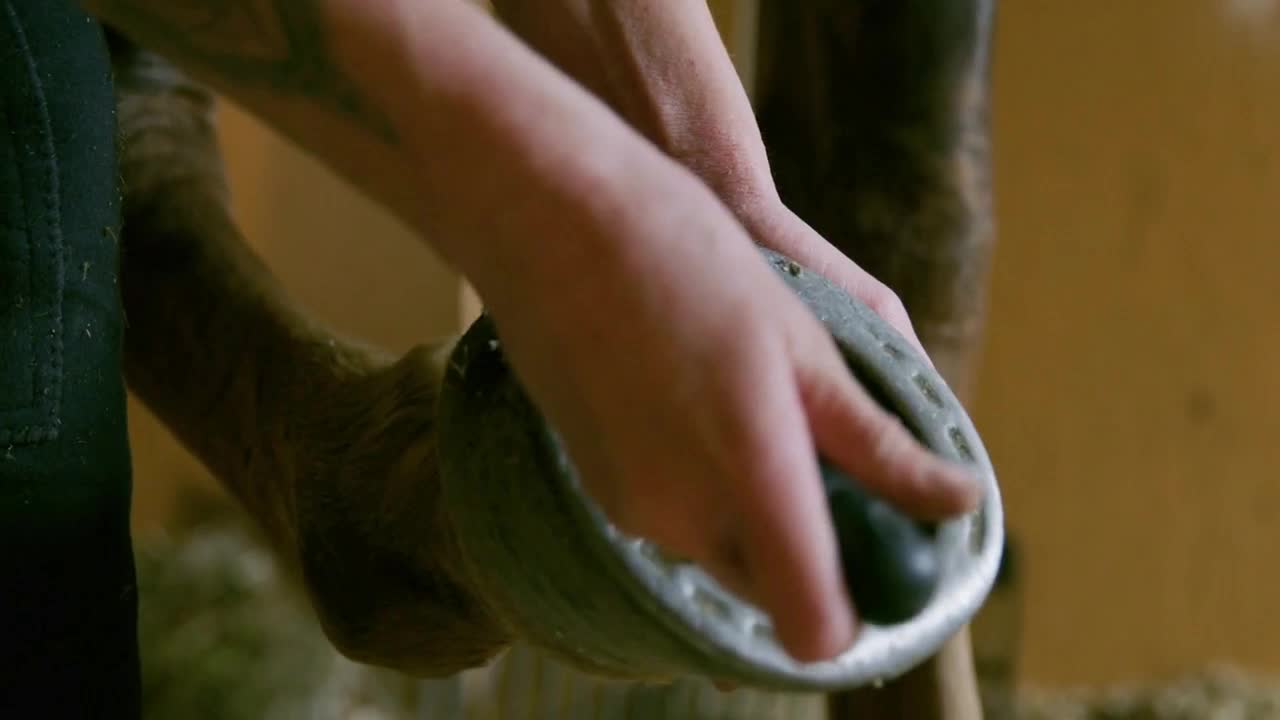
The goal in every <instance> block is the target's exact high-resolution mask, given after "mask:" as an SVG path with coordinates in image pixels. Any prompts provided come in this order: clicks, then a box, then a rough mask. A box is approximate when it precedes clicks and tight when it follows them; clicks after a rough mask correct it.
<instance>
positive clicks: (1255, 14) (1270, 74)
mask: <svg viewBox="0 0 1280 720" xmlns="http://www.w3.org/2000/svg"><path fill="white" fill-rule="evenodd" d="M712 4H713V6H715V7H716V10H717V13H718V15H719V17H720V18H721V19H722V21H723V27H724V30H725V36H726V38H727V40H728V42H729V43H730V45H731V46H733V43H734V42H736V41H737V40H740V38H741V36H742V33H744V32H749V31H750V27H751V26H750V24H749V22H748V23H745V24H744V23H743V22H742V21H741V18H742V17H743V16H736V18H735V15H734V13H735V10H736V9H741V7H742V6H749V5H750V3H745V4H744V3H740V2H733V1H731V0H726V1H725V2H718V3H712ZM1278 5H1280V3H1277V2H1276V1H1275V0H1161V1H1160V2H1158V3H1157V2H1136V1H1133V0H1130V1H1128V2H1093V3H1064V2H1047V1H1037V0H1018V1H1017V2H1002V3H1000V9H999V15H998V20H997V31H996V40H997V42H996V48H995V56H994V57H995V66H994V75H993V92H994V106H993V117H992V122H993V137H994V142H995V201H996V220H997V233H998V239H997V247H996V252H995V265H994V272H993V276H992V285H991V308H990V321H989V325H988V331H987V340H986V344H985V352H984V355H983V360H982V367H981V372H980V374H979V378H980V379H979V382H978V386H977V394H976V399H975V400H974V402H973V403H972V404H971V408H970V409H971V411H972V412H973V414H974V416H975V420H976V422H977V424H978V428H979V430H980V431H981V432H982V433H983V436H984V439H985V441H986V443H987V445H988V448H989V450H990V452H991V454H992V456H993V459H994V461H995V463H996V469H997V472H998V473H999V477H1000V480H1001V482H1002V485H1003V489H1004V492H1005V495H1006V502H1007V508H1006V509H1007V513H1008V516H1009V523H1010V526H1011V529H1012V530H1013V531H1014V532H1015V533H1017V536H1018V537H1019V538H1020V540H1021V542H1022V560H1023V562H1022V570H1023V574H1022V575H1021V595H1022V603H1023V606H1024V608H1025V610H1024V618H1023V625H1022V632H1021V635H1020V640H1019V643H1020V645H1019V649H1020V652H1019V657H1020V662H1019V674H1020V676H1021V678H1022V680H1023V682H1025V683H1027V684H1034V685H1037V686H1041V687H1066V686H1075V685H1084V684H1089V685H1095V684H1112V683H1118V682H1140V681H1144V680H1146V679H1150V678H1155V677H1161V676H1164V675H1167V674H1168V673H1171V672H1180V671H1184V670H1188V669H1194V668H1199V667H1202V666H1204V665H1206V664H1211V663H1215V662H1220V661H1225V662H1232V663H1235V664H1238V665H1242V666H1245V667H1248V668H1252V669H1255V670H1259V671H1266V672H1273V673H1280V617H1278V616H1277V614H1276V610H1277V608H1280V571H1278V570H1277V568H1278V564H1277V561H1276V559H1275V557H1274V555H1273V553H1274V551H1275V550H1276V549H1277V547H1278V546H1280V370H1278V368H1280V319H1277V318H1278V315H1277V313H1278V312H1280V270H1278V269H1277V268H1280V242H1277V240H1280V218H1278V217H1277V210H1280V7H1278ZM736 59H738V60H739V61H742V60H743V59H744V58H743V57H742V56H741V55H739V56H738V57H737V58H736ZM743 67H744V68H746V69H748V70H749V63H746V64H744V66H743ZM221 128H222V133H223V142H224V147H225V152H226V156H227V161H228V163H229V166H230V172H231V177H232V183H233V191H234V195H235V204H236V210H237V213H238V215H239V219H240V222H241V223H242V224H243V226H244V228H245V229H246V231H247V234H248V236H249V238H250V239H251V240H252V241H253V242H254V243H255V245H256V247H257V249H258V250H259V251H260V252H261V254H262V255H263V256H264V257H265V258H266V260H267V261H268V263H269V264H270V265H271V266H272V267H273V268H274V269H275V270H276V271H277V272H278V273H279V275H280V277H281V278H282V279H283V281H284V283H285V285H286V286H287V287H288V288H290V290H291V291H292V292H293V293H294V294H295V295H296V296H297V297H299V298H300V299H302V300H303V301H304V302H305V303H306V304H308V305H309V306H310V308H311V309H312V310H313V311H314V312H315V313H316V314H317V315H319V316H321V317H323V318H324V319H326V320H328V321H329V322H331V323H333V324H334V325H336V326H337V327H339V328H340V329H342V330H344V331H346V332H348V333H350V334H356V335H360V336H362V337H365V338H367V339H369V340H372V341H374V342H377V343H381V344H382V345H384V346H386V347H389V348H392V349H397V350H403V349H406V348H408V347H409V346H411V345H413V344H415V343H418V342H422V341H425V340H428V339H431V338H434V337H437V336H440V335H443V334H446V333H450V332H453V331H456V330H457V329H459V328H460V327H461V325H462V323H463V322H464V321H465V318H466V317H468V315H467V313H468V312H469V311H468V310H467V307H466V306H467V303H466V302H465V301H464V299H463V298H464V294H463V287H462V282H461V280H460V279H459V278H458V277H457V276H456V275H455V274H454V273H453V272H452V271H451V270H450V269H449V268H447V267H445V266H444V265H443V264H442V263H441V262H440V261H439V260H438V258H436V257H435V256H434V255H433V254H432V253H431V252H430V251H428V250H427V249H426V248H425V247H424V245H423V244H422V243H421V242H419V241H418V240H417V239H416V238H415V237H413V236H411V235H410V234H408V233H407V232H406V231H405V229H404V228H402V227H401V226H399V225H398V224H397V223H396V222H395V221H394V220H392V219H391V218H390V217H389V216H388V215H387V214H386V213H384V212H382V211H381V210H380V209H378V208H376V207H375V206H373V205H371V204H370V203H369V202H367V201H366V200H365V199H364V198H363V197H361V196H359V195H358V194H356V193H355V192H354V191H353V190H351V189H350V188H349V187H348V186H347V185H345V184H344V183H343V182H341V181H340V180H337V179H335V178H334V177H333V176H332V175H331V174H329V173H328V172H327V171H326V170H324V169H322V168H321V167H320V166H319V165H318V164H317V163H315V162H314V161H312V160H310V159H309V158H307V157H306V156H304V155H302V154H301V153H299V152H298V151H297V150H295V149H294V148H292V147H291V146H289V145H288V144H286V143H283V142H281V141H280V140H279V139H277V138H276V137H274V136H273V135H272V134H271V133H270V132H268V131H266V130H265V129H264V128H263V127H262V126H261V125H259V124H258V123H256V122H255V121H253V120H252V119H250V118H248V117H246V116H245V115H243V114H241V113H240V112H239V111H237V110H236V109H235V108H234V107H231V106H224V108H223V110H222V116H221ZM131 410H132V413H133V415H132V419H131V422H132V436H133V442H134V453H135V464H136V500H135V514H134V518H135V524H136V526H137V530H138V532H139V534H140V537H144V538H145V537H149V536H153V535H156V534H158V533H160V532H161V531H162V530H163V529H164V528H166V527H167V525H168V524H169V523H171V521H172V518H173V508H174V498H175V497H176V496H177V492H178V489H179V488H182V487H198V488H205V489H208V488H212V487H213V484H212V481H210V480H209V478H208V476H207V474H206V473H205V471H204V470H203V469H202V468H201V467H200V466H199V465H198V464H197V463H195V462H194V461H193V460H192V459H191V458H190V457H189V456H188V455H187V454H186V453H185V452H183V451H182V450H181V449H180V448H179V447H178V446H177V444H176V443H175V442H174V441H173V440H172V438H171V437H170V436H169V435H168V434H167V433H166V432H165V431H164V430H163V428H161V427H160V426H159V425H158V424H157V423H156V422H155V421H154V419H153V418H152V417H151V416H150V415H149V414H148V413H147V412H146V411H145V409H143V408H142V407H140V406H138V405H136V404H135V405H134V406H133V407H132V408H131Z"/></svg>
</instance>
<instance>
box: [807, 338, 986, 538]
mask: <svg viewBox="0 0 1280 720" xmlns="http://www.w3.org/2000/svg"><path fill="white" fill-rule="evenodd" d="M829 355H831V356H833V359H828V360H827V361H826V362H823V363H822V364H821V366H819V367H820V368H821V369H820V370H815V371H812V372H810V373H809V376H808V377H807V378H805V380H804V381H803V382H802V387H803V394H804V404H805V408H806V410H807V411H808V414H809V421H810V427H811V430H812V432H813V437H814V441H815V444H816V445H817V447H818V449H819V452H820V453H821V454H822V455H823V456H824V457H827V458H829V459H830V460H831V461H832V462H834V463H835V464H836V465H837V466H839V467H841V468H843V469H844V470H845V471H846V472H848V473H850V474H851V475H853V476H854V477H856V478H857V479H858V481H859V482H860V483H862V484H863V485H864V486H865V487H866V488H867V490H869V491H870V492H873V493H875V494H877V495H879V496H880V497H882V498H884V499H886V500H888V501H889V502H891V503H893V504H894V505H896V506H898V507H899V508H900V509H901V510H903V511H904V512H906V513H907V514H909V515H913V516H915V517H917V518H920V519H928V520H935V519H943V518H946V517H951V516H954V515H957V514H960V513H963V512H967V511H969V510H972V509H973V508H974V507H975V506H976V505H977V503H978V501H979V499H980V492H981V490H980V488H979V486H978V484H977V482H976V481H975V479H974V478H973V477H972V476H971V474H970V473H968V472H967V471H966V470H965V469H964V468H962V467H960V466H958V465H955V464H952V463H949V462H947V461H945V460H943V459H942V458H940V457H939V456H937V455H936V454H934V453H933V452H931V451H929V450H928V449H927V448H925V447H924V446H923V445H921V444H920V443H919V442H918V441H917V440H916V438H915V437H914V436H913V435H912V434H911V432H910V431H909V430H908V429H907V427H906V426H905V425H903V423H902V421H901V420H900V419H899V418H898V417H897V416H896V415H894V414H893V413H891V412H889V411H887V410H885V409H884V408H883V407H881V406H880V404H879V403H878V402H876V400H875V399H874V398H873V397H871V395H870V394H868V393H867V392H866V390H865V389H864V388H863V387H862V386H861V385H860V384H859V383H858V382H857V381H856V380H855V379H854V378H853V375H852V373H850V372H849V370H848V369H847V368H846V367H845V366H844V363H843V362H842V361H841V360H840V359H839V356H838V354H837V353H835V352H834V351H833V352H831V353H829Z"/></svg>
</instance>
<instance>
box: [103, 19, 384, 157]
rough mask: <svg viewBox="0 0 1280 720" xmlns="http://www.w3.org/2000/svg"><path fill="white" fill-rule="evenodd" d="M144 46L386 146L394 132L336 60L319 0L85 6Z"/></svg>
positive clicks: (329, 27) (219, 80) (212, 77)
mask: <svg viewBox="0 0 1280 720" xmlns="http://www.w3.org/2000/svg"><path fill="white" fill-rule="evenodd" d="M84 4H85V5H86V7H88V9H89V10H91V11H92V12H94V13H95V14H97V15H98V16H99V17H101V18H102V19H103V20H104V21H105V22H107V23H109V24H111V25H114V26H116V27H118V28H119V29H120V30H121V31H122V32H124V33H125V34H126V35H129V36H131V37H133V38H134V39H135V40H136V41H137V42H138V43H139V44H140V45H144V46H148V47H150V48H152V49H154V50H156V51H157V52H160V53H162V54H164V55H168V56H169V57H170V58H171V59H173V60H174V61H176V62H177V63H179V64H182V65H185V66H187V67H188V68H190V69H192V70H193V71H195V72H197V73H200V74H203V75H205V76H206V77H208V78H209V79H210V80H213V81H215V82H217V83H219V84H225V85H227V86H229V87H232V88H241V89H245V90H266V91H270V92H273V93H279V94H284V95H293V96H296V97H300V98H305V99H308V100H310V101H314V102H317V103H320V104H322V105H324V106H325V107H327V108H328V109H330V110H331V111H334V112H337V113H339V114H341V115H342V116H343V117H345V118H347V119H348V120H351V121H353V122H356V123H358V124H359V125H360V126H361V127H363V128H364V129H366V130H368V131H369V132H372V133H373V134H375V135H376V136H377V137H378V138H379V139H380V140H382V141H383V142H386V143H388V144H394V143H395V142H396V139H397V138H396V132H395V130H394V128H393V126H392V124H391V122H390V120H389V119H388V118H387V116H386V115H385V113H383V112H382V111H381V110H380V109H379V108H377V107H375V106H374V105H373V104H372V103H370V102H369V100H368V98H367V96H366V95H365V93H363V92H362V91H361V88H360V87H359V84H358V83H357V82H355V81H354V80H353V79H352V78H350V77H349V76H348V75H347V74H346V73H345V72H344V71H343V69H342V68H341V67H340V66H339V64H338V63H337V62H336V61H335V59H334V57H333V55H332V52H331V50H332V47H331V42H330V41H331V38H332V36H333V34H334V32H336V31H338V29H337V28H334V27H333V26H332V24H331V22H330V20H329V19H328V17H327V16H326V13H325V10H324V7H323V2H322V0H85V2H84Z"/></svg>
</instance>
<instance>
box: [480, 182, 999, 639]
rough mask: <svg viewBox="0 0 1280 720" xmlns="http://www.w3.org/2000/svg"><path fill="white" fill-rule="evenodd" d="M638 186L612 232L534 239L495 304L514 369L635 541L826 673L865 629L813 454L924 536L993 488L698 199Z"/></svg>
mask: <svg viewBox="0 0 1280 720" xmlns="http://www.w3.org/2000/svg"><path fill="white" fill-rule="evenodd" d="M672 165H673V166H674V164H672ZM647 173H651V174H653V175H654V177H653V178H652V179H654V180H656V179H659V177H660V179H661V182H648V181H646V180H645V176H646V174H647ZM631 175H632V177H634V178H639V179H640V181H638V182H632V183H631V184H629V185H628V188H627V192H626V193H625V196H626V197H627V202H626V204H618V205H614V204H613V203H610V202H609V201H607V200H605V201H603V202H604V204H606V205H609V206H610V207H612V208H613V209H614V212H612V213H610V214H609V215H608V219H607V222H601V221H599V220H598V219H593V218H592V217H591V216H590V215H589V214H587V213H581V212H576V211H575V210H574V209H573V208H562V209H561V210H562V216H560V217H556V218H550V217H545V218H544V219H543V221H542V222H531V223H529V228H530V231H531V233H532V234H533V235H534V236H533V237H527V238H526V239H525V245H527V246H528V247H530V248H534V249H535V250H534V251H533V252H532V253H529V254H528V255H525V256H523V257H522V258H521V260H520V262H518V263H516V264H518V265H519V267H521V268H522V269H523V273H522V275H520V276H519V277H516V278H514V279H512V280H511V281H510V282H509V283H508V285H507V286H506V287H504V288H501V289H499V290H497V291H496V292H493V293H491V294H490V295H489V296H488V297H486V300H487V301H488V303H489V307H490V311H491V313H492V315H493V317H494V320H495V321H496V323H497V325H498V328H499V332H500V334H501V335H502V337H503V342H504V347H505V348H506V352H507V354H508V356H509V357H510V358H511V360H512V362H513V365H514V367H515V369H516V371H517V374H518V375H519V376H520V377H521V379H522V381H523V382H524V384H525V385H526V388H527V390H528V391H529V392H530V394H531V395H532V396H533V398H534V399H535V401H537V402H538V404H539V406H540V407H541V408H542V410H543V412H544V413H545V414H546V415H547V416H548V418H549V420H550V421H551V423H552V425H553V426H555V427H556V429H557V430H558V431H559V433H560V435H561V437H562V438H563V440H564V442H565V444H566V446H567V449H568V451H569V454H570V456H571V457H572V458H573V460H574V463H575V465H576V466H577V469H578V471H579V474H580V477H581V479H582V482H583V485H584V487H585V489H586V491H587V492H588V493H589V494H590V495H591V496H592V497H593V498H594V499H595V500H596V501H597V502H598V503H599V504H600V505H601V506H602V509H603V510H604V511H605V513H606V515H608V517H609V518H610V519H611V520H612V521H613V522H614V523H615V524H616V525H617V526H619V528H620V529H622V530H623V531H624V532H628V533H630V534H633V535H636V536H641V537H645V538H647V539H649V540H652V541H653V542H655V543H657V544H658V545H660V546H662V547H663V548H665V549H666V550H668V551H669V552H672V553H674V554H676V555H679V556H682V557H685V558H688V559H690V560H692V561H694V562H697V563H698V564H700V565H701V566H702V567H704V568H705V569H707V570H708V571H709V572H710V573H711V574H712V575H714V576H715V577H716V578H717V579H718V580H720V581H721V582H722V583H723V584H725V585H726V586H727V587H729V588H730V589H733V590H735V591H737V592H739V593H740V594H742V595H744V596H745V597H747V598H749V599H751V600H753V601H754V602H756V603H758V604H759V605H760V606H761V607H762V608H763V609H764V610H765V611H767V612H768V613H769V614H770V616H771V617H772V619H773V621H774V625H775V628H776V629H777V632H778V636H779V638H780V640H781V641H782V643H783V644H784V646H785V647H786V648H787V649H788V651H789V652H791V653H792V654H793V655H794V656H795V657H797V658H799V659H802V660H816V659H821V658H826V657H830V656H832V655H834V654H836V653H838V652H840V651H842V650H844V649H845V648H846V647H847V646H848V645H849V643H850V642H852V639H853V636H854V629H855V620H854V618H855V613H854V612H852V611H851V607H850V601H849V598H848V597H847V595H846V591H845V585H844V582H843V581H842V577H841V571H840V566H839V558H838V556H837V550H836V545H835V541H834V533H833V531H832V527H831V522H830V519H829V516H828V514H827V510H826V506H825V498H824V495H823V492H822V486H821V484H820V482H819V476H818V462H817V459H818V458H817V456H816V454H815V449H816V451H817V454H821V455H822V456H823V457H824V458H826V459H828V460H830V461H831V462H833V463H834V464H835V465H837V466H839V467H841V468H842V469H844V470H845V471H846V472H848V473H849V474H850V475H852V476H856V477H858V478H859V479H860V480H861V481H862V482H863V483H864V484H865V485H866V486H867V487H868V489H869V490H871V491H872V492H874V493H876V494H879V495H881V496H882V497H885V498H886V499H888V500H889V501H890V502H893V503H894V504H895V505H897V506H898V507H899V508H901V509H902V510H904V511H906V512H907V513H909V514H912V515H914V516H917V517H920V518H922V519H937V518H942V517H945V516H948V515H952V514H955V513H959V512H962V511H965V510H967V509H970V508H971V507H972V506H973V504H974V503H975V502H976V500H977V487H976V486H975V485H973V484H972V482H971V481H970V480H969V478H967V477H966V475H965V474H964V473H963V472H962V471H961V470H959V469H958V468H956V467H952V466H950V465H947V464H944V463H943V462H942V461H941V460H939V459H938V458H937V457H935V456H934V455H932V454H931V453H930V452H928V451H927V450H925V449H924V448H923V447H921V446H920V445H919V444H917V443H916V441H915V440H914V438H913V437H912V436H911V435H910V434H909V433H908V432H907V431H906V429H905V428H904V427H903V426H902V425H901V423H900V422H899V421H898V420H897V419H896V418H895V417H893V416H892V415H890V414H889V413H887V412H886V411H885V410H883V409H882V408H881V407H880V406H879V405H878V404H877V403H876V402H875V401H874V400H873V399H872V398H871V397H870V396H869V395H868V394H867V393H866V391H865V390H863V388H862V387H861V386H860V385H859V384H858V383H857V382H856V381H855V380H854V378H853V376H852V375H851V373H850V372H849V370H848V369H847V367H846V366H845V364H844V362H843V360H842V358H841V356H840V354H839V352H838V351H837V350H836V348H835V345H834V343H833V341H832V340H831V338H830V336H829V334H828V333H827V331H826V330H825V328H824V327H823V326H822V325H821V324H820V323H819V322H818V320H817V318H816V317H814V316H813V314H812V313H811V312H810V311H809V310H808V308H807V307H805V306H804V305H803V304H802V303H801V302H800V300H799V299H798V298H797V297H795V296H794V295H793V294H792V293H791V291H790V290H789V289H788V288H787V287H786V286H785V285H784V284H783V283H782V282H781V281H780V280H779V279H778V278H777V277H776V276H775V275H774V274H773V271H772V270H771V269H770V268H769V267H768V266H767V264H766V263H765V262H764V260H763V259H762V258H761V256H760V254H759V253H758V252H757V251H756V249H755V248H754V247H753V243H752V241H751V239H750V237H749V236H748V235H747V233H745V232H744V231H743V229H742V228H741V226H740V225H739V224H738V223H737V222H735V220H734V218H733V216H732V215H731V214H730V213H729V212H728V211H727V210H726V209H725V208H724V206H723V205H722V204H721V203H720V202H719V201H718V200H717V198H716V197H715V196H714V195H713V194H712V193H711V192H710V191H709V190H708V189H707V188H706V187H705V186H704V185H703V184H702V183H700V182H698V181H697V180H696V179H694V178H693V177H692V176H691V175H688V174H687V173H684V172H675V171H669V170H668V169H667V166H666V165H665V164H661V163H655V164H654V166H653V167H643V166H642V167H637V168H633V169H632V172H631ZM597 190H598V192H600V193H604V194H609V193H610V192H613V191H614V189H613V188H609V187H603V188H598V189H597ZM563 213H570V214H569V215H567V216H564V215H563ZM569 232H572V233H573V234H574V242H573V243H572V244H567V243H564V242H563V241H562V240H559V238H560V237H563V236H564V235H565V234H567V233H569ZM544 234H545V236H544ZM482 292H484V289H483V288H482Z"/></svg>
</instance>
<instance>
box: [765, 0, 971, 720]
mask: <svg viewBox="0 0 1280 720" xmlns="http://www.w3.org/2000/svg"><path fill="white" fill-rule="evenodd" d="M760 2H761V7H760V13H761V15H760V19H759V30H760V35H759V41H758V56H757V58H756V62H755V69H756V73H757V76H756V80H757V86H756V88H755V98H756V110H757V115H758V116H759V119H760V124H761V130H762V132H763V133H764V140H765V144H766V145H767V146H768V148H769V157H770V163H771V165H772V168H773V171H774V175H775V178H776V180H777V182H778V186H779V190H780V192H781V193H782V196H783V199H784V200H785V201H786V202H787V204H788V206H789V207H791V208H792V209H793V210H794V211H795V212H796V213H797V214H799V215H801V216H802V217H803V218H804V219H805V220H806V221H808V222H809V223H810V224H811V225H813V227H814V228H815V229H816V230H818V231H819V232H820V233H822V234H823V235H824V236H825V237H826V238H827V239H828V240H830V241H831V242H832V243H833V244H835V245H836V246H837V247H839V248H840V249H841V250H842V251H843V252H844V253H845V254H846V255H848V256H849V257H850V258H852V259H853V260H854V261H855V262H857V263H858V264H859V265H860V266H862V267H863V268H865V269H866V270H868V271H869V272H871V273H872V274H874V275H875V276H876V277H878V278H879V279H880V280H881V281H883V282H885V283H886V284H887V285H889V286H890V287H892V288H893V289H894V290H895V291H896V292H897V293H898V295H899V297H901V298H902V301H903V303H904V304H905V305H906V307H907V310H908V312H909V313H910V315H911V317H912V321H913V323H914V325H915V328H916V331H917V333H918V334H919V336H920V339H921V341H922V342H923V343H924V345H925V347H926V348H927V349H928V351H929V353H930V355H931V357H932V358H933V360H934V362H935V363H936V364H937V366H938V369H939V370H940V371H941V372H942V374H943V375H944V376H945V377H946V379H947V381H948V383H949V384H951V385H952V387H953V388H954V390H955V391H956V394H957V395H958V396H959V397H960V398H961V399H962V400H967V399H968V398H970V397H971V385H972V382H973V377H974V373H975V370H976V367H977V363H978V354H979V350H980V341H981V334H982V330H983V324H984V319H985V304H986V303H985V300H986V285H987V275H988V267H989V263H990V255H991V249H992V241H993V223H992V218H991V180H990V155H989V153H990V149H989V140H988V131H987V99H988V98H987V96H988V59H989V52H990V40H991V34H992V21H993V18H992V15H993V5H994V1H993V0H960V1H959V2H939V1H933V2H930V1H928V0H896V1H894V2H889V1H885V0H857V1H855V0H811V1H810V2H792V0H760ZM831 708H832V713H831V714H832V719H833V720H842V719H843V718H864V719H865V718H901V717H910V718H919V719H921V720H928V719H929V718H947V719H951V718H977V717H981V714H982V710H981V704H980V702H979V699H978V691H977V683H976V680H975V674H974V668H973V660H972V654H971V651H970V648H969V640H968V632H967V630H966V631H964V632H961V633H960V634H959V635H958V636H957V637H956V638H955V639H954V640H953V641H952V642H951V643H950V644H949V645H948V646H947V647H946V648H945V649H944V650H943V651H942V652H941V653H940V654H939V655H938V656H937V657H936V658H934V659H933V660H931V661H929V662H927V663H925V664H924V665H922V666H921V667H919V668H918V669H916V670H915V671H913V672H911V673H909V674H908V675H907V676H905V677H903V678H901V679H900V680H898V681H896V682H894V683H890V684H888V685H886V686H885V687H884V688H882V689H878V690H873V689H867V690H863V691H858V692H855V693H848V694H843V695H839V696H836V697H833V699H832V702H831Z"/></svg>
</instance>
